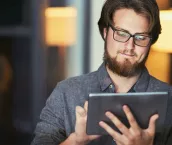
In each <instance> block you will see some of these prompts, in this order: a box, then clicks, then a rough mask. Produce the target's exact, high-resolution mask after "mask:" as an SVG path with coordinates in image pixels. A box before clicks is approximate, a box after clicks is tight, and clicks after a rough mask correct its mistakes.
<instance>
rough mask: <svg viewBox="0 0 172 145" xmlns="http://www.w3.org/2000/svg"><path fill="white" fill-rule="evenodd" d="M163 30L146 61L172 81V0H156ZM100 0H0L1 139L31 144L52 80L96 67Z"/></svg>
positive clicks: (100, 46) (3, 143) (100, 47)
mask: <svg viewBox="0 0 172 145" xmlns="http://www.w3.org/2000/svg"><path fill="white" fill-rule="evenodd" d="M157 2H158V4H159V7H160V9H161V23H162V28H163V30H162V34H161V35H160V38H159V40H158V42H157V43H156V44H155V45H154V46H152V48H151V51H150V55H149V58H148V61H147V63H146V65H147V67H148V69H149V71H150V73H151V74H152V75H154V76H155V77H157V78H159V79H160V80H162V81H165V82H167V83H169V84H172V54H171V53H172V39H171V34H172V28H171V27H172V10H171V6H172V0H171V1H170V0H158V1H157ZM103 3H104V0H99V1H95V0H94V1H93V0H92V1H91V0H84V1H83V0H8V1H2V3H1V5H0V145H29V144H30V142H31V140H32V137H33V132H34V129H35V126H36V123H37V121H38V120H39V114H40V111H41V109H42V108H43V106H44V105H45V101H46V99H47V97H48V96H49V95H50V93H51V92H52V90H53V88H54V87H55V85H56V84H57V83H58V82H59V81H61V80H63V79H66V78H68V77H72V76H76V75H80V74H85V73H88V72H91V71H95V70H97V68H98V67H99V65H100V64H101V63H102V57H103V51H104V42H103V40H102V38H101V36H100V35H99V31H98V27H97V21H98V19H99V16H100V12H101V8H102V5H103Z"/></svg>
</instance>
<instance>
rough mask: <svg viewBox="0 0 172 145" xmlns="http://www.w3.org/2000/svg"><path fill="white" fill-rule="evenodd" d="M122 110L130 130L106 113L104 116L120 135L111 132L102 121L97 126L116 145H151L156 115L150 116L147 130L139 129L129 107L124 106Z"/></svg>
mask: <svg viewBox="0 0 172 145" xmlns="http://www.w3.org/2000/svg"><path fill="white" fill-rule="evenodd" d="M123 110H124V112H125V114H126V117H127V119H128V122H129V123H130V128H127V127H126V126H125V125H124V124H123V123H122V122H121V121H120V120H119V119H118V118H117V117H116V116H115V115H114V114H112V113H111V112H106V116H107V117H108V118H109V119H110V120H111V121H112V122H113V123H114V124H115V126H116V127H117V128H118V129H119V130H120V132H121V134H120V133H118V132H117V131H115V130H113V129H112V128H111V127H110V126H109V125H107V124H106V123H105V122H103V121H101V122H100V123H99V125H100V126H101V127H102V128H104V129H105V130H106V131H107V132H108V133H109V135H111V136H112V137H113V139H114V141H116V143H117V145H153V141H154V136H155V122H156V120H157V119H158V114H155V115H153V116H151V118H150V120H149V126H148V128H147V129H141V128H140V127H139V125H138V123H137V122H136V120H135V118H134V116H133V114H132V113H131V111H130V109H129V107H128V106H126V105H124V106H123Z"/></svg>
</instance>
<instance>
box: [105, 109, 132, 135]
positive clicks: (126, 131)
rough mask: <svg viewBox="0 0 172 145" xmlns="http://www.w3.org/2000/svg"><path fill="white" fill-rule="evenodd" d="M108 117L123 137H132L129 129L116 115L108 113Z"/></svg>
mask: <svg viewBox="0 0 172 145" xmlns="http://www.w3.org/2000/svg"><path fill="white" fill-rule="evenodd" d="M106 116H107V117H108V118H109V119H110V120H111V121H112V122H113V123H114V124H115V126H116V127H117V128H118V129H119V130H120V132H121V133H122V134H123V135H125V136H130V133H129V129H128V128H127V127H126V126H125V125H124V124H123V123H122V122H121V121H120V120H119V119H118V118H117V117H116V116H115V115H114V114H112V113H111V112H106Z"/></svg>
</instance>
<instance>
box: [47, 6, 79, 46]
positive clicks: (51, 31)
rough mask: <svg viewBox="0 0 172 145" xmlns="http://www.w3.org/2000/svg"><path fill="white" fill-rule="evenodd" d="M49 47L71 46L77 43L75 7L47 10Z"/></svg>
mask: <svg viewBox="0 0 172 145" xmlns="http://www.w3.org/2000/svg"><path fill="white" fill-rule="evenodd" d="M45 16H46V32H45V33H46V35H45V36H46V43H47V45H58V46H69V45H73V44H75V43H76V17H77V10H76V9H75V8H73V7H57V8H47V9H46V11H45Z"/></svg>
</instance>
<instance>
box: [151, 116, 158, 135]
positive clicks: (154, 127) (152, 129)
mask: <svg viewBox="0 0 172 145" xmlns="http://www.w3.org/2000/svg"><path fill="white" fill-rule="evenodd" d="M158 118H159V115H158V114H155V115H153V116H152V117H151V118H150V121H149V127H148V132H149V134H150V135H151V136H154V134H155V129H156V121H157V119H158Z"/></svg>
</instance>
